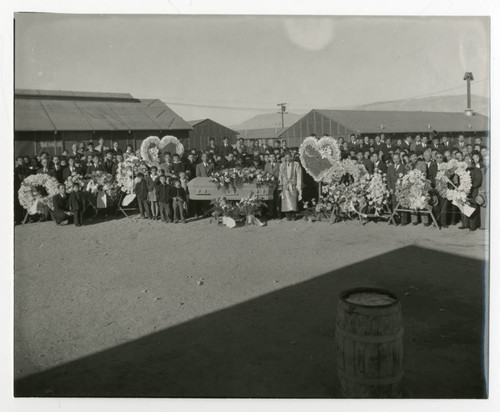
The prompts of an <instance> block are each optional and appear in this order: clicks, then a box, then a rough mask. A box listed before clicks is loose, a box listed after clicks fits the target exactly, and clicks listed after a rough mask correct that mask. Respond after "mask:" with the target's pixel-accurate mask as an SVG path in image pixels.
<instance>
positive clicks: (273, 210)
mask: <svg viewBox="0 0 500 412" xmlns="http://www.w3.org/2000/svg"><path fill="white" fill-rule="evenodd" d="M264 171H265V172H266V173H269V174H270V175H273V176H274V177H275V178H276V181H277V180H278V178H279V176H280V163H279V162H277V161H276V156H275V154H274V153H271V154H270V155H269V162H267V163H266V165H265V166H264ZM280 200H281V198H280V194H279V192H278V185H276V187H275V189H274V193H273V199H272V200H270V201H269V203H268V209H267V211H268V213H269V217H270V218H271V219H272V218H274V217H277V218H278V219H281V204H280Z"/></svg>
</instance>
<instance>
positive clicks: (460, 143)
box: [455, 134, 467, 153]
mask: <svg viewBox="0 0 500 412" xmlns="http://www.w3.org/2000/svg"><path fill="white" fill-rule="evenodd" d="M455 147H456V148H457V149H458V150H460V151H461V152H462V153H463V152H465V151H466V149H467V145H466V143H465V137H464V135H463V134H461V135H460V136H458V143H457V144H456V145H455Z"/></svg>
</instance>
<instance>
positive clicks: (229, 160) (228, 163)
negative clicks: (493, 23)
mask: <svg viewBox="0 0 500 412" xmlns="http://www.w3.org/2000/svg"><path fill="white" fill-rule="evenodd" d="M234 166H235V162H234V155H233V153H232V152H228V153H227V155H225V156H224V157H223V158H222V160H221V169H231V168H233V167H234Z"/></svg>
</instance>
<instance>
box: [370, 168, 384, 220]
mask: <svg viewBox="0 0 500 412" xmlns="http://www.w3.org/2000/svg"><path fill="white" fill-rule="evenodd" d="M366 200H367V202H368V208H369V209H374V211H375V214H379V213H380V212H381V211H382V210H383V209H384V207H385V205H387V203H388V201H389V190H388V189H387V182H386V178H385V176H384V175H382V174H381V173H377V172H376V173H373V174H372V175H370V176H369V177H368V182H367V185H366Z"/></svg>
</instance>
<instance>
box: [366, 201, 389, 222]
mask: <svg viewBox="0 0 500 412" xmlns="http://www.w3.org/2000/svg"><path fill="white" fill-rule="evenodd" d="M370 218H371V219H374V218H377V219H385V220H387V221H388V222H389V221H390V219H391V218H392V214H391V210H390V209H389V206H388V205H387V204H385V205H384V207H383V210H382V213H381V214H379V213H362V214H360V215H359V220H360V221H361V223H362V225H363V226H364V225H366V224H367V223H368V221H369V219H370Z"/></svg>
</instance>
